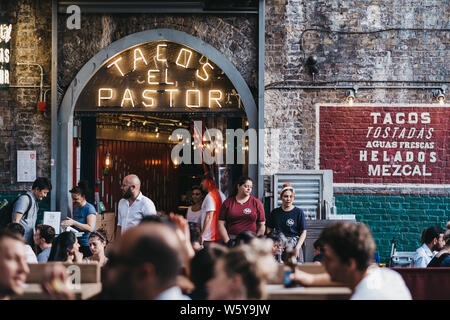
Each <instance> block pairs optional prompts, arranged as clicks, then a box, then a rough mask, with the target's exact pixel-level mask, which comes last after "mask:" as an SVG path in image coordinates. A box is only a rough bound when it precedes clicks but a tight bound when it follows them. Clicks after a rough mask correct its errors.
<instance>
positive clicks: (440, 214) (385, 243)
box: [334, 194, 450, 263]
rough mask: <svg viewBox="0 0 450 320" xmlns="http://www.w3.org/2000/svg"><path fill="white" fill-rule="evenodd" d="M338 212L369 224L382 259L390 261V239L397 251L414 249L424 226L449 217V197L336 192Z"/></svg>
mask: <svg viewBox="0 0 450 320" xmlns="http://www.w3.org/2000/svg"><path fill="white" fill-rule="evenodd" d="M334 197H335V204H336V207H337V210H338V214H354V215H355V216H356V220H357V221H360V222H364V223H365V224H367V225H368V226H369V228H370V229H371V231H372V234H373V236H374V238H375V241H376V244H377V252H378V254H379V255H380V262H384V263H387V262H388V260H389V256H390V252H391V240H392V238H393V237H395V239H396V240H397V244H398V247H397V250H398V251H415V250H416V249H417V248H418V247H419V246H420V236H421V233H422V231H423V229H425V228H427V227H429V226H432V225H440V226H441V227H442V228H445V224H446V223H447V221H449V220H450V197H448V196H428V195H423V196H422V195H361V194H335V195H334Z"/></svg>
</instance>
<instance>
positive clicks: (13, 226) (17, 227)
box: [6, 222, 25, 237]
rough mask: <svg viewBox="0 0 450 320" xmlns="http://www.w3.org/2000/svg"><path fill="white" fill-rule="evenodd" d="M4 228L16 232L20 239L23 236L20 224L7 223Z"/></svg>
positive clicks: (23, 229)
mask: <svg viewBox="0 0 450 320" xmlns="http://www.w3.org/2000/svg"><path fill="white" fill-rule="evenodd" d="M6 228H7V229H8V230H10V231H12V232H17V233H18V234H20V235H21V236H22V237H23V236H24V235H25V228H24V227H23V226H22V225H21V224H20V223H16V222H11V223H8V225H7V226H6Z"/></svg>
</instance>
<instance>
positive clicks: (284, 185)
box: [283, 182, 292, 188]
mask: <svg viewBox="0 0 450 320" xmlns="http://www.w3.org/2000/svg"><path fill="white" fill-rule="evenodd" d="M286 187H292V185H291V184H290V183H289V182H286V183H283V188H286Z"/></svg>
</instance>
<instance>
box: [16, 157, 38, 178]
mask: <svg viewBox="0 0 450 320" xmlns="http://www.w3.org/2000/svg"><path fill="white" fill-rule="evenodd" d="M34 180H36V150H17V182H33V181H34Z"/></svg>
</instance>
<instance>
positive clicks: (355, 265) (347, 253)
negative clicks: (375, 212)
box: [293, 222, 411, 300]
mask: <svg viewBox="0 0 450 320" xmlns="http://www.w3.org/2000/svg"><path fill="white" fill-rule="evenodd" d="M319 239H320V241H321V242H322V244H323V248H324V256H323V259H322V264H323V265H324V266H325V269H326V271H327V273H322V274H309V273H305V272H302V271H300V270H296V272H295V276H294V277H293V279H294V280H295V281H297V282H298V283H300V284H302V285H304V286H326V285H330V284H331V282H332V281H334V282H340V283H342V284H343V285H345V286H347V287H349V288H350V289H351V290H352V296H351V299H352V300H411V293H410V292H409V290H408V288H407V287H406V285H405V282H404V281H403V278H402V277H401V275H400V274H399V273H397V272H395V271H393V270H390V269H386V268H378V267H375V266H373V267H371V266H370V265H371V263H372V259H373V256H374V252H375V241H374V239H373V237H372V234H371V232H370V230H369V228H367V226H365V225H364V224H362V223H348V222H337V223H333V224H330V225H328V226H327V227H326V228H325V229H323V231H322V233H321V234H320V237H319Z"/></svg>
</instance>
